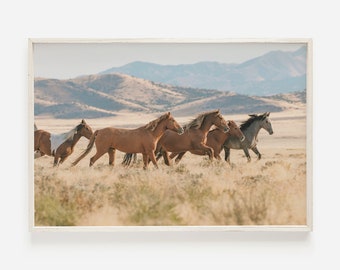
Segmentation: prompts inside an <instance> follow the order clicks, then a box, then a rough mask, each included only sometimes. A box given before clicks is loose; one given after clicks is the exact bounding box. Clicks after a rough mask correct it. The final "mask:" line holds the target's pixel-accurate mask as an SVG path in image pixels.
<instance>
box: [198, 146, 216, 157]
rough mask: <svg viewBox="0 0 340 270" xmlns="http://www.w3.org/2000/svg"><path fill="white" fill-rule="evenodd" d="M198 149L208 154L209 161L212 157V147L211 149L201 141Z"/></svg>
mask: <svg viewBox="0 0 340 270" xmlns="http://www.w3.org/2000/svg"><path fill="white" fill-rule="evenodd" d="M199 149H200V150H203V151H204V153H205V154H208V156H209V159H210V160H211V161H212V160H213V157H214V149H212V148H211V147H209V146H206V145H205V144H203V143H201V144H200V147H199Z"/></svg>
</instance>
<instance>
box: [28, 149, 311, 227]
mask: <svg viewBox="0 0 340 270" xmlns="http://www.w3.org/2000/svg"><path fill="white" fill-rule="evenodd" d="M233 153H235V152H233ZM240 153H241V152H240ZM240 153H239V154H238V158H237V157H236V154H234V159H235V163H234V164H233V165H232V166H229V165H227V164H226V163H225V162H224V161H223V162H222V161H221V162H217V161H214V162H213V163H210V161H208V160H207V159H205V158H203V157H201V156H194V155H190V154H187V155H186V156H185V157H184V158H183V160H182V162H181V163H180V164H178V165H174V166H172V167H167V166H165V165H164V164H163V163H162V162H159V167H160V169H158V170H156V169H154V168H153V167H152V166H150V167H149V169H148V170H146V171H145V170H143V169H142V165H141V164H140V163H139V164H136V165H134V166H133V167H130V168H124V167H122V166H121V165H120V164H118V163H119V162H120V161H121V156H119V155H118V157H117V164H116V166H115V167H113V168H112V167H109V166H108V165H106V163H107V160H106V159H107V157H103V160H102V163H101V162H98V164H95V166H94V167H92V168H89V167H88V166H87V162H86V161H85V162H83V163H80V164H79V165H77V166H76V167H73V168H70V167H69V165H67V164H66V163H65V164H63V165H62V166H60V167H59V168H52V165H51V164H52V160H51V159H50V158H46V159H44V158H41V159H38V160H36V161H35V180H34V187H35V194H34V202H35V225H36V226H66V225H79V226H82V225H87V226H91V225H93V226H95V225H102V226H105V225H110V226H115V225H300V224H305V223H306V159H305V155H304V151H303V150H285V151H283V152H282V153H276V152H274V151H272V153H271V154H270V156H268V157H267V158H266V157H264V158H263V160H261V161H258V162H257V161H253V162H252V163H247V162H246V160H245V159H244V158H243V157H242V156H241V154H240ZM104 162H105V165H104V164H103V163H104Z"/></svg>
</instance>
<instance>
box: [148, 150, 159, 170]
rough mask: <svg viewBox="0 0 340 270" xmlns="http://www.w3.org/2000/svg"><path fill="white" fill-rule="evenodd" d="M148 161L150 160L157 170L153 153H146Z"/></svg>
mask: <svg viewBox="0 0 340 270" xmlns="http://www.w3.org/2000/svg"><path fill="white" fill-rule="evenodd" d="M148 160H151V161H152V163H153V165H154V166H155V167H156V168H157V169H158V165H157V161H156V157H155V153H154V152H153V151H150V152H149V153H148Z"/></svg>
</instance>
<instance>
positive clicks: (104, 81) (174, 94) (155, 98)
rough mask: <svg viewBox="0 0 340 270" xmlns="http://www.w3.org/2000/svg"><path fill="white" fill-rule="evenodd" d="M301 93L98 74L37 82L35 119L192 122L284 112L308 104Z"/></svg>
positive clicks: (35, 84) (35, 87) (35, 89)
mask: <svg viewBox="0 0 340 270" xmlns="http://www.w3.org/2000/svg"><path fill="white" fill-rule="evenodd" d="M301 95H302V96H303V92H302V94H301V92H298V93H292V94H290V95H282V96H281V95H276V96H272V97H260V96H248V95H240V94H236V93H234V92H228V91H218V90H207V89H199V88H189V87H179V86H172V85H167V84H160V83H155V82H152V81H148V80H145V79H141V78H135V77H133V76H129V75H124V74H95V75H88V76H81V77H77V78H74V79H69V80H57V79H44V78H37V79H35V83H34V114H35V115H36V116H38V115H40V116H43V115H48V116H50V117H55V118H98V117H107V116H114V115H116V114H117V113H118V112H129V113H158V112H159V113H163V112H166V111H171V112H173V113H174V114H176V115H177V116H188V115H195V114H198V113H201V112H203V111H208V110H213V109H220V110H221V112H222V113H224V114H236V113H257V112H264V111H272V112H274V111H282V110H285V109H287V108H295V107H296V106H299V104H303V103H304V101H303V100H302V99H301V98H300V99H299V98H297V96H301Z"/></svg>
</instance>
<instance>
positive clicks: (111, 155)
mask: <svg viewBox="0 0 340 270" xmlns="http://www.w3.org/2000/svg"><path fill="white" fill-rule="evenodd" d="M107 153H108V154H109V165H112V166H114V165H115V153H116V149H114V148H111V147H110V148H109V150H108V151H107Z"/></svg>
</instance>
